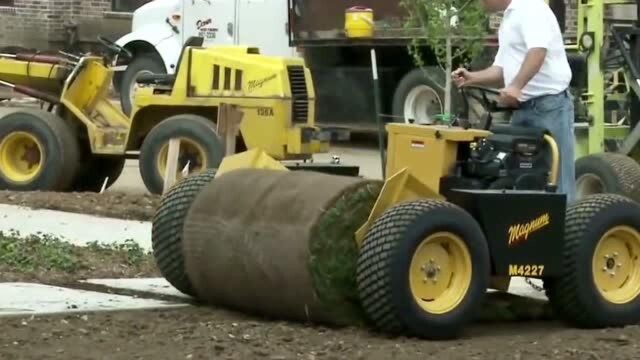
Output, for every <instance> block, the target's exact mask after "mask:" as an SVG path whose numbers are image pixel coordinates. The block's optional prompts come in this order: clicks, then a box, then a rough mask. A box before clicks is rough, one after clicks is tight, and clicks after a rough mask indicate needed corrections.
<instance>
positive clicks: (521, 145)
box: [449, 129, 550, 190]
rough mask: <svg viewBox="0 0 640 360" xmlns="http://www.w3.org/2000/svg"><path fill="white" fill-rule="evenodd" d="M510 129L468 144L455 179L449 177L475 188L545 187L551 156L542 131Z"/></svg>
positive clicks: (532, 188) (533, 188) (458, 185)
mask: <svg viewBox="0 0 640 360" xmlns="http://www.w3.org/2000/svg"><path fill="white" fill-rule="evenodd" d="M513 130H514V129H510V131H505V132H495V133H493V134H491V135H490V136H488V137H486V138H483V139H481V140H479V141H477V142H475V143H472V144H470V145H469V149H468V150H467V151H468V152H467V151H465V152H466V153H467V154H466V156H463V159H462V160H461V161H459V162H458V164H457V166H458V169H457V171H456V176H455V178H456V179H455V180H454V179H449V181H452V180H453V182H455V183H456V185H455V187H464V188H474V189H517V190H544V189H545V186H546V184H547V179H548V175H549V171H550V159H549V157H548V148H547V147H548V146H547V144H546V142H545V141H544V138H543V133H542V132H540V133H534V132H530V131H527V132H525V133H519V131H513ZM515 130H517V129H515Z"/></svg>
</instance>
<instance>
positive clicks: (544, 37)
mask: <svg viewBox="0 0 640 360" xmlns="http://www.w3.org/2000/svg"><path fill="white" fill-rule="evenodd" d="M544 6H545V7H546V8H545V7H542V6H540V7H534V8H533V9H532V10H530V13H531V14H529V16H526V17H525V18H524V19H523V21H522V22H520V24H519V26H520V30H521V31H522V35H523V40H524V43H525V46H526V47H527V55H525V58H524V61H523V62H522V65H520V70H519V71H518V74H517V75H516V77H515V78H514V79H513V81H512V82H511V84H505V85H507V86H508V87H512V88H516V89H518V90H522V89H523V88H524V87H525V86H526V85H527V83H529V81H530V80H531V78H533V77H534V76H535V74H537V73H538V71H540V68H541V67H542V64H543V63H544V59H545V57H546V56H547V49H548V48H549V46H551V42H552V39H553V36H554V31H555V30H556V29H557V26H558V24H557V21H556V20H555V16H554V15H553V12H552V11H551V10H550V9H549V8H548V5H544ZM552 20H553V21H552Z"/></svg>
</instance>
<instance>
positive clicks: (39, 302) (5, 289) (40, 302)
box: [0, 283, 189, 316]
mask: <svg viewBox="0 0 640 360" xmlns="http://www.w3.org/2000/svg"><path fill="white" fill-rule="evenodd" d="M0 294H2V296H1V297H0V316H8V315H33V314H38V315H39V314H60V313H75V312H93V311H115V310H140V309H156V308H175V307H183V306H189V305H188V304H184V303H178V302H168V301H160V300H153V299H139V298H134V297H130V296H122V295H113V294H105V293H100V292H94V291H85V290H76V289H67V288H62V287H56V286H48V285H42V284H32V283H0Z"/></svg>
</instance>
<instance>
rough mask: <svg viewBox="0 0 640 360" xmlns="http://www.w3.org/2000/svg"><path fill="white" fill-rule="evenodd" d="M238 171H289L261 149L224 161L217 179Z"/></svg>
mask: <svg viewBox="0 0 640 360" xmlns="http://www.w3.org/2000/svg"><path fill="white" fill-rule="evenodd" d="M238 169H270V170H281V171H289V169H287V168H286V167H285V166H284V165H282V164H281V163H280V162H279V161H278V160H275V159H274V158H272V157H271V156H269V155H267V153H266V152H265V151H263V150H260V149H259V148H255V149H251V150H248V151H243V152H241V153H238V154H234V155H230V156H227V157H225V158H224V159H222V162H221V163H220V166H219V167H218V171H216V177H218V176H220V175H221V174H224V173H227V172H229V171H233V170H238Z"/></svg>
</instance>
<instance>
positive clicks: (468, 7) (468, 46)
mask: <svg viewBox="0 0 640 360" xmlns="http://www.w3.org/2000/svg"><path fill="white" fill-rule="evenodd" d="M401 4H402V6H403V7H404V8H405V9H407V12H408V17H407V19H406V23H405V27H406V28H409V29H418V30H419V31H418V35H417V36H415V37H414V38H413V39H412V41H411V44H410V46H409V52H410V53H411V55H412V56H413V58H414V61H415V63H416V65H417V66H419V67H420V68H422V69H423V70H424V62H423V60H422V59H423V56H422V55H423V54H422V51H421V47H423V46H425V45H426V46H429V47H430V48H431V49H433V51H434V53H435V56H436V58H437V61H438V65H439V66H440V67H441V68H442V70H443V71H444V72H445V78H446V82H445V99H444V115H445V116H447V117H448V116H450V115H451V72H452V71H453V65H454V62H460V60H461V58H466V59H469V58H474V57H476V56H477V55H478V54H479V53H480V51H482V49H483V47H484V41H483V39H484V38H485V36H486V35H487V33H488V29H487V19H488V16H487V14H486V12H485V10H484V9H482V7H481V5H480V0H401ZM425 73H426V72H425ZM426 75H427V76H429V75H428V74H426Z"/></svg>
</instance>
